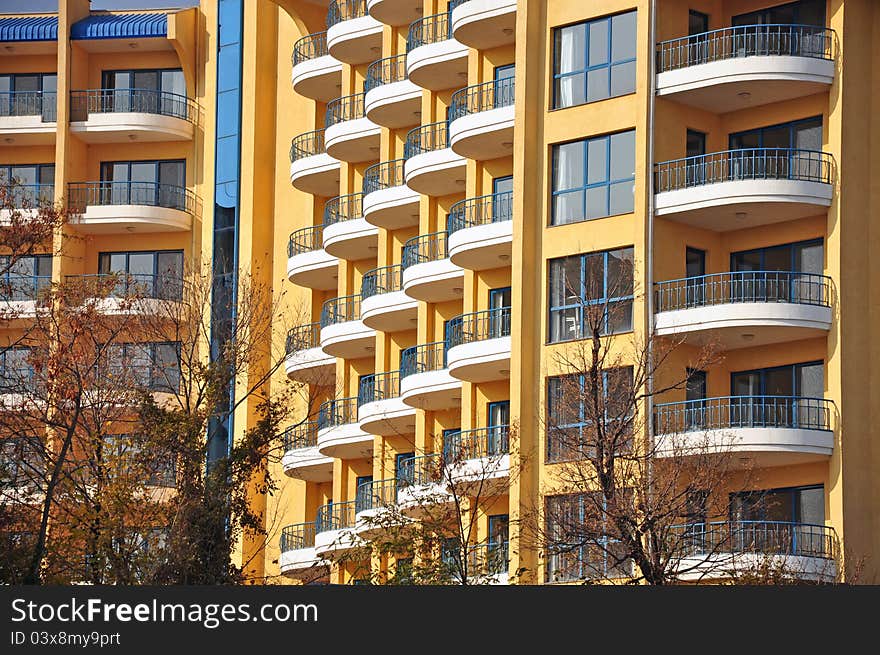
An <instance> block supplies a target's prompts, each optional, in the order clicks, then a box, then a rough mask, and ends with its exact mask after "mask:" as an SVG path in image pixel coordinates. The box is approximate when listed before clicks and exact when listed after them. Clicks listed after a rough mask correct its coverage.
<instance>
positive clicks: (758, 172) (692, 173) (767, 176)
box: [654, 148, 834, 193]
mask: <svg viewBox="0 0 880 655" xmlns="http://www.w3.org/2000/svg"><path fill="white" fill-rule="evenodd" d="M833 174H834V159H833V158H832V156H831V155H830V154H828V153H825V152H820V151H818V150H799V149H797V148H742V149H739V150H725V151H724V152H713V153H710V154H707V155H697V156H695V157H685V158H684V159H674V160H672V161H665V162H661V163H659V164H656V165H655V166H654V180H655V184H656V191H657V193H663V192H664V191H676V190H678V189H687V188H692V187H698V186H703V185H706V184H715V183H717V182H741V181H743V180H797V181H800V182H818V183H821V184H831V181H832V176H833Z"/></svg>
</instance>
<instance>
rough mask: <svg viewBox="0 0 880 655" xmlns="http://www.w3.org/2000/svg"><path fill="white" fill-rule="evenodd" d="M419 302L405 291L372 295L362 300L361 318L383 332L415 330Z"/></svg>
mask: <svg viewBox="0 0 880 655" xmlns="http://www.w3.org/2000/svg"><path fill="white" fill-rule="evenodd" d="M418 309H419V303H418V301H417V300H414V299H412V298H410V297H409V296H407V295H406V294H405V293H404V292H403V291H391V292H390V293H382V294H378V295H375V296H370V297H369V298H365V299H363V300H362V301H361V320H362V321H363V322H364V325H366V326H367V327H370V328H373V329H375V330H380V331H382V332H401V331H404V330H414V329H415V327H416V322H417V320H418V318H417V317H418Z"/></svg>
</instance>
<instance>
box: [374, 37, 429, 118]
mask: <svg viewBox="0 0 880 655" xmlns="http://www.w3.org/2000/svg"><path fill="white" fill-rule="evenodd" d="M364 89H365V91H366V93H365V94H364V112H365V114H366V117H367V118H369V119H370V120H371V121H373V122H374V123H376V124H377V125H381V126H382V127H387V128H391V129H399V128H401V127H408V126H410V125H418V124H419V123H420V122H421V121H420V118H421V115H422V111H421V110H422V89H421V87H418V86H416V85H415V84H413V83H412V82H410V81H409V80H408V79H407V77H406V55H405V54H404V55H397V56H396V57H387V58H385V59H380V60H378V61H374V62H373V63H372V64H370V66H369V67H368V68H367V79H366V82H365V83H364Z"/></svg>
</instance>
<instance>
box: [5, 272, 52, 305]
mask: <svg viewBox="0 0 880 655" xmlns="http://www.w3.org/2000/svg"><path fill="white" fill-rule="evenodd" d="M51 284H52V276H51V275H15V274H14V273H11V274H7V275H4V276H0V301H3V302H16V301H22V300H25V301H26V300H36V299H37V297H38V296H39V295H40V292H41V291H42V290H43V289H48V288H49V287H50V286H51Z"/></svg>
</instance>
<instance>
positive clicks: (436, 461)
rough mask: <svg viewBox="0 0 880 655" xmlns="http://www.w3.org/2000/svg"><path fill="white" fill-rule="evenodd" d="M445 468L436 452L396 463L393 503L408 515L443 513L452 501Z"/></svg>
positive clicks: (438, 515)
mask: <svg viewBox="0 0 880 655" xmlns="http://www.w3.org/2000/svg"><path fill="white" fill-rule="evenodd" d="M447 478H448V476H447V471H446V469H445V468H444V461H443V458H442V457H441V456H440V453H430V454H427V455H416V456H414V457H408V458H407V459H404V460H403V461H402V462H401V463H400V470H399V474H398V479H399V483H398V488H397V507H398V508H399V509H400V513H401V514H403V515H404V516H407V517H409V518H412V519H421V518H425V517H432V518H434V519H435V520H436V519H437V518H439V517H441V516H443V515H444V514H445V510H444V508H449V507H450V506H451V505H452V504H453V503H454V502H455V498H454V496H453V495H452V494H451V493H450V492H449V488H448V485H447Z"/></svg>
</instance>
